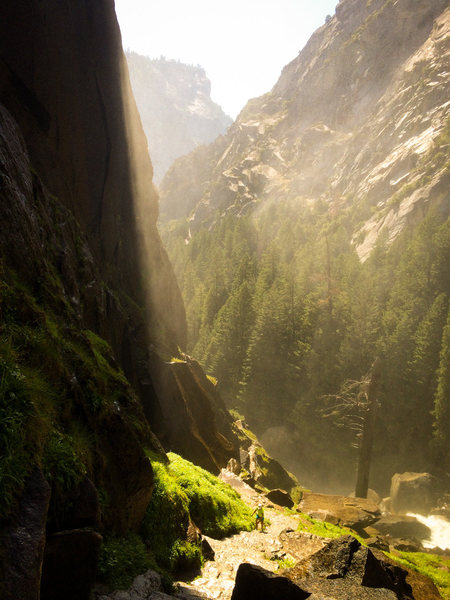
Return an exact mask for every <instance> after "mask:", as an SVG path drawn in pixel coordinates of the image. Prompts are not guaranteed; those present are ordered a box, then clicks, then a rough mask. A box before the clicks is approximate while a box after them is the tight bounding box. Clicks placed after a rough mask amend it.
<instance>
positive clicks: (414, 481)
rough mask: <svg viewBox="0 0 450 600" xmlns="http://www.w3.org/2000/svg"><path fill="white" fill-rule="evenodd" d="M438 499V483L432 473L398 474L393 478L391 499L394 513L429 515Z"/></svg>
mask: <svg viewBox="0 0 450 600" xmlns="http://www.w3.org/2000/svg"><path fill="white" fill-rule="evenodd" d="M438 497H439V491H438V482H437V480H436V478H435V477H433V476H432V475H430V473H396V474H395V475H394V476H393V477H392V480H391V496H390V498H391V508H392V512H394V513H398V514H402V513H403V514H404V513H420V514H422V515H428V514H430V512H431V511H432V509H433V508H435V506H436V504H437V501H438Z"/></svg>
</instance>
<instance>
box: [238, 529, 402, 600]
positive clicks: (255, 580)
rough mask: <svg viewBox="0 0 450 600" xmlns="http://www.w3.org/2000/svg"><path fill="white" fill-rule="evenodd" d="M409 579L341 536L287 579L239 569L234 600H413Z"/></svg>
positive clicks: (251, 568) (243, 567) (287, 573)
mask: <svg viewBox="0 0 450 600" xmlns="http://www.w3.org/2000/svg"><path fill="white" fill-rule="evenodd" d="M407 575H408V573H407V571H405V570H404V569H402V568H401V567H398V566H396V565H393V564H390V563H388V562H385V561H383V560H381V559H379V558H377V557H376V556H375V555H374V554H373V553H372V552H371V551H370V550H369V549H368V548H365V547H363V546H361V544H360V543H359V542H358V541H357V540H356V539H355V538H353V537H351V536H343V537H341V538H339V539H336V540H331V541H330V542H329V543H328V544H327V545H326V546H325V547H324V548H322V549H321V550H319V551H318V552H316V553H315V554H313V555H312V556H311V557H309V558H308V559H306V560H304V561H301V562H299V563H298V564H297V565H296V566H295V567H294V568H293V569H290V570H288V571H285V577H276V576H274V575H273V574H272V573H269V572H267V571H265V570H264V569H260V568H257V567H254V566H253V565H248V564H244V565H241V566H240V567H239V571H238V574H237V577H236V586H235V589H234V591H233V596H232V600H241V599H242V600H244V598H245V599H246V600H248V599H252V598H255V599H256V598H258V600H262V599H266V598H267V599H268V600H269V599H271V598H310V600H324V599H326V600H348V599H350V598H351V599H352V600H412V599H414V596H413V593H412V588H411V586H410V585H409V584H408V583H407V582H406V577H407ZM288 582H289V583H288ZM289 584H290V585H289ZM292 586H295V587H292Z"/></svg>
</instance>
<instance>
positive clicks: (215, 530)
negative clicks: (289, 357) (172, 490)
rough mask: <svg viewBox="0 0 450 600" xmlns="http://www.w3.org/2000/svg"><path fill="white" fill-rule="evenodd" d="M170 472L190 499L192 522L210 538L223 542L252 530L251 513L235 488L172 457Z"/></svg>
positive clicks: (174, 455)
mask: <svg viewBox="0 0 450 600" xmlns="http://www.w3.org/2000/svg"><path fill="white" fill-rule="evenodd" d="M168 456H169V459H170V466H169V472H170V473H171V474H172V475H173V476H174V477H175V478H176V481H177V482H178V484H179V485H180V486H181V487H182V488H183V490H184V491H185V493H186V495H187V496H188V499H189V511H190V515H191V517H192V520H193V521H194V522H195V523H196V524H197V525H198V526H199V527H200V529H201V530H202V532H203V533H205V534H206V535H208V536H211V537H216V538H221V537H225V536H227V535H232V534H234V533H237V532H238V531H241V530H247V531H249V530H250V529H251V528H252V525H253V523H252V519H251V511H250V509H249V508H248V507H247V505H246V504H244V503H243V502H242V500H241V499H240V496H239V495H238V494H237V492H236V491H235V490H233V488H232V487H231V486H229V485H227V484H225V483H223V482H222V481H220V479H218V478H217V477H214V475H211V473H208V471H205V470H204V469H202V468H200V467H197V466H195V465H193V464H192V463H190V462H189V461H186V460H184V459H183V458H181V457H180V456H177V455H176V454H173V453H170V454H169V455H168Z"/></svg>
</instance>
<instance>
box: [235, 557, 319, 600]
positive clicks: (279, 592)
mask: <svg viewBox="0 0 450 600" xmlns="http://www.w3.org/2000/svg"><path fill="white" fill-rule="evenodd" d="M309 597H310V594H309V593H308V592H305V591H303V590H302V589H300V588H299V587H298V586H297V585H295V583H293V582H292V581H290V580H289V579H287V578H286V577H280V576H279V575H274V574H273V573H271V572H270V571H266V570H265V569H263V568H262V567H258V566H256V565H250V564H248V563H242V564H241V565H239V569H238V571H237V574H236V584H235V586H234V589H233V594H232V596H231V600H262V599H264V600H279V599H280V598H283V600H305V599H306V598H309Z"/></svg>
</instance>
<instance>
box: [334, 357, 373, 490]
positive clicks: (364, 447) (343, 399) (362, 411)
mask: <svg viewBox="0 0 450 600" xmlns="http://www.w3.org/2000/svg"><path fill="white" fill-rule="evenodd" d="M380 380H381V360H380V359H379V358H377V359H376V360H375V361H374V363H373V364H372V366H371V368H370V370H369V372H368V373H367V374H366V375H364V377H362V378H361V379H360V380H358V381H354V380H347V381H346V382H344V384H343V385H342V388H341V390H340V391H339V393H338V394H335V395H331V396H327V399H328V400H329V401H330V402H331V406H330V407H329V408H328V409H327V410H326V411H324V412H323V416H324V417H327V418H334V419H335V421H336V424H337V425H340V426H346V427H348V428H349V429H351V430H352V431H354V432H355V436H356V443H355V446H356V447H357V448H358V451H359V452H358V469H357V476H356V487H355V496H357V497H359V498H366V497H367V491H368V489H369V474H370V463H371V459H372V448H373V439H374V431H375V420H376V414H377V409H378V400H377V396H378V390H379V386H380Z"/></svg>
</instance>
